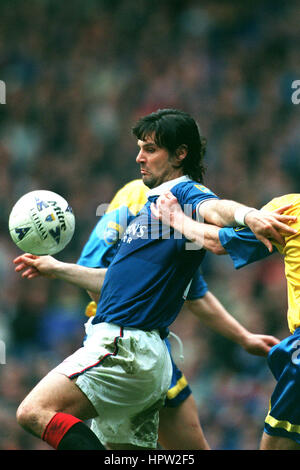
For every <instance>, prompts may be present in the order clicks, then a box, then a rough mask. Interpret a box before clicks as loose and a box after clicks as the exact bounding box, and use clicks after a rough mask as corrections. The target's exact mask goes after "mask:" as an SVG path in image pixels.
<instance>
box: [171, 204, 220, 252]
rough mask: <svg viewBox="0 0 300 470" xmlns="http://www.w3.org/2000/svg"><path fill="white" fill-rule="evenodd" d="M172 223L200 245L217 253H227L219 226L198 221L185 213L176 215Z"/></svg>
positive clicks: (186, 236) (176, 228)
mask: <svg viewBox="0 0 300 470" xmlns="http://www.w3.org/2000/svg"><path fill="white" fill-rule="evenodd" d="M171 224H172V226H173V227H174V229H175V230H177V231H178V232H180V233H182V234H183V235H184V236H185V238H187V239H188V240H190V241H191V242H193V243H196V244H197V245H199V246H200V247H202V248H205V249H206V250H209V251H211V252H213V253H215V254H217V255H222V254H226V251H225V249H224V248H223V246H222V245H221V243H220V240H219V231H220V228H219V227H216V226H215V225H209V224H204V223H201V222H196V221H195V220H193V219H192V218H191V217H188V216H186V215H185V214H184V213H182V214H179V216H178V217H174V219H173V221H172V222H171Z"/></svg>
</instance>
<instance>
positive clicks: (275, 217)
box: [245, 204, 297, 252]
mask: <svg viewBox="0 0 300 470" xmlns="http://www.w3.org/2000/svg"><path fill="white" fill-rule="evenodd" d="M288 207H291V204H289V205H286V206H282V207H280V208H279V209H277V210H276V211H274V212H265V211H264V210H260V211H258V210H256V209H253V210H251V211H250V212H248V214H247V215H246V217H245V222H246V224H247V225H248V227H249V228H250V229H251V230H252V232H253V233H254V235H255V236H256V238H257V239H258V240H260V241H261V242H262V243H263V244H264V245H265V246H266V247H267V248H268V250H269V251H270V252H272V251H273V245H272V242H271V240H273V241H276V242H278V243H279V244H280V245H282V246H284V245H285V240H284V237H283V236H282V233H283V234H287V235H295V234H296V233H297V230H295V229H294V228H292V227H290V226H289V225H288V223H292V222H295V221H296V220H297V217H296V216H293V215H285V214H283V212H284V211H285V210H286V209H287V208H288Z"/></svg>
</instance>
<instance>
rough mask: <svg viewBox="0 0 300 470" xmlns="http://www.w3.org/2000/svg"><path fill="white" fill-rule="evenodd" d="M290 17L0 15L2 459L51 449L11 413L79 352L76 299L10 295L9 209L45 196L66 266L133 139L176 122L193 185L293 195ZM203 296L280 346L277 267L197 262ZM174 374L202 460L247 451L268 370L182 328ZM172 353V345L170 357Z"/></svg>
mask: <svg viewBox="0 0 300 470" xmlns="http://www.w3.org/2000/svg"><path fill="white" fill-rule="evenodd" d="M298 7H299V2H294V1H291V2H285V3H284V2H279V1H276V0H272V1H254V0H251V1H246V0H244V1H243V2H240V4H237V3H236V2H233V1H216V0H209V1H205V0H204V1H201V2H200V1H190V0H184V1H181V0H172V1H158V0H151V1H149V0H134V1H133V0H132V1H130V0H128V1H125V0H99V1H96V0H85V1H84V2H82V1H80V0H73V1H72V6H71V5H70V3H69V2H59V1H47V0H40V1H38V0H35V1H34V0H28V1H27V2H21V1H6V0H2V1H1V6H0V10H1V19H2V21H1V33H0V64H1V68H0V71H1V72H0V79H1V80H4V81H5V83H6V87H7V97H6V105H1V106H0V135H1V139H0V168H1V171H0V226H1V231H0V283H1V293H0V339H1V340H2V341H5V343H6V364H3V365H0V369H1V370H0V449H48V446H47V445H46V444H44V443H43V442H41V441H39V440H38V439H36V438H34V437H32V436H30V435H29V434H27V433H25V432H24V431H23V430H22V429H21V428H19V427H18V425H17V424H16V420H15V411H16V407H17V406H18V404H19V402H20V401H21V400H22V399H23V397H24V396H25V395H26V393H27V392H28V391H29V390H30V389H31V388H32V386H33V385H35V383H36V382H37V381H38V380H39V379H40V378H41V377H43V376H44V375H45V373H46V372H48V370H49V369H50V368H51V367H52V366H53V365H55V364H57V363H58V362H59V361H60V360H61V359H62V358H64V357H65V356H66V355H67V354H69V353H70V352H72V351H73V350H75V348H76V347H77V346H78V345H80V343H81V339H82V332H83V330H82V324H83V321H84V317H83V312H84V308H85V305H86V302H87V300H88V298H87V296H86V295H85V293H83V292H81V291H80V290H78V289H76V288H74V287H71V286H68V285H67V284H63V283H60V282H54V281H48V280H45V279H40V280H35V281H33V282H30V281H21V280H20V279H19V277H18V276H17V275H16V274H15V273H14V270H13V266H12V263H11V260H12V259H13V258H14V256H15V255H17V254H18V253H19V252H18V250H17V249H16V248H15V247H14V245H13V243H12V242H11V240H10V238H9V236H8V231H7V219H8V215H9V212H10V209H11V207H12V205H13V204H14V202H15V201H16V200H17V199H18V198H19V197H20V196H21V195H22V194H24V193H26V192H28V191H30V190H33V189H37V188H43V189H50V190H53V191H56V192H58V193H60V194H61V195H63V196H64V197H66V198H67V199H68V201H69V202H70V204H71V205H72V207H73V209H74V211H75V214H76V220H77V227H76V233H75V236H74V239H73V240H72V242H71V243H70V245H69V246H68V247H67V249H66V250H65V251H64V252H62V253H61V254H60V255H59V256H58V257H59V258H60V259H62V260H67V261H75V260H76V259H77V256H78V255H79V252H80V249H81V247H82V246H83V243H84V242H85V241H86V239H87V237H88V234H89V231H90V230H91V229H92V227H93V226H94V224H95V223H96V220H97V218H96V215H95V214H96V208H97V206H98V205H99V204H101V203H106V202H109V201H110V199H111V197H112V196H113V195H114V193H115V191H116V190H117V189H118V188H120V187H121V186H122V185H123V184H124V183H126V182H127V181H129V180H130V179H133V178H136V177H139V174H138V168H137V165H136V163H135V156H136V143H135V141H134V139H133V138H132V137H131V135H130V126H131V124H132V123H133V122H134V121H135V120H136V118H137V117H139V116H141V115H143V114H145V113H148V112H151V111H153V110H155V109H157V108H162V107H177V108H181V109H184V110H186V111H188V112H189V113H191V114H192V115H193V116H195V117H196V119H197V120H198V122H199V124H200V127H201V130H202V133H203V134H204V135H205V136H206V137H207V139H208V151H207V156H206V166H207V173H206V185H207V186H209V187H211V189H213V190H214V191H215V192H216V193H217V194H219V195H220V196H222V197H224V198H233V199H236V200H238V201H240V202H244V203H246V204H248V205H252V206H255V207H260V206H261V205H262V204H264V203H265V202H266V201H268V200H269V199H270V198H272V197H274V196H277V195H280V194H284V193H288V192H297V190H298V181H299V177H300V159H299V157H298V144H299V136H300V132H299V112H300V109H299V108H298V107H297V106H296V105H293V104H292V101H291V95H292V90H291V83H292V81H293V80H296V79H300V71H299V61H298V54H299V47H300V44H299V27H298V19H297V13H298ZM204 274H205V278H206V280H207V282H208V285H209V288H210V290H211V291H212V292H213V293H214V294H215V295H216V296H217V297H218V298H219V299H220V300H221V301H222V302H223V303H224V305H225V306H226V307H227V308H228V310H229V311H230V312H231V313H232V314H233V315H234V316H235V317H236V318H238V319H239V320H240V321H241V322H242V323H243V324H244V325H245V326H246V327H248V328H249V329H250V330H251V331H253V332H258V333H267V334H273V335H276V336H278V337H279V338H282V337H284V336H285V335H286V334H287V327H286V288H285V280H284V272H283V266H282V263H281V261H280V259H279V257H278V256H277V255H274V256H272V257H271V258H269V259H268V260H267V261H265V262H261V263H257V264H256V265H253V266H251V267H249V268H247V269H245V270H242V271H240V272H235V271H234V270H233V267H232V264H231V262H230V260H229V259H228V258H226V257H221V258H220V257H219V258H217V257H214V256H213V255H209V256H207V259H206V261H205V263H204ZM173 330H174V331H175V332H176V333H177V334H179V335H180V337H181V339H182V340H183V342H184V351H185V362H184V364H183V366H182V367H183V370H184V372H185V375H186V376H187V378H188V379H189V381H190V384H191V386H192V388H193V391H194V396H195V398H196V400H197V403H198V406H199V414H200V418H201V422H202V425H203V428H204V432H205V434H206V436H207V439H208V441H209V443H210V445H211V446H212V448H214V449H256V448H257V446H258V442H259V439H260V435H261V432H262V427H263V419H264V416H265V412H266V409H267V407H268V398H269V396H270V393H271V390H272V388H273V385H274V382H273V378H272V376H271V374H270V372H269V370H268V369H267V366H266V361H265V359H262V358H256V357H254V356H250V355H248V354H246V353H245V352H244V351H243V350H242V349H241V348H239V347H237V346H235V345H234V344H232V343H230V342H229V341H227V340H225V339H222V338H221V337H220V336H217V335H215V334H214V333H212V332H211V331H209V330H207V329H206V328H204V326H203V325H201V324H200V322H198V321H197V320H196V319H194V318H193V317H192V316H191V315H189V314H188V313H186V314H181V315H180V317H179V318H178V320H177V321H176V324H175V325H174V329H173ZM175 347H176V345H175Z"/></svg>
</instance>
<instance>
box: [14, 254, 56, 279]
mask: <svg viewBox="0 0 300 470" xmlns="http://www.w3.org/2000/svg"><path fill="white" fill-rule="evenodd" d="M13 263H14V264H15V265H16V267H15V271H16V272H17V273H20V274H21V276H22V278H24V279H34V278H35V277H38V276H45V277H49V278H51V279H55V275H54V271H55V268H56V267H57V263H59V261H57V260H56V259H55V258H53V257H52V256H36V255H31V254H30V253H24V254H23V255H21V256H18V257H17V258H15V259H14V260H13Z"/></svg>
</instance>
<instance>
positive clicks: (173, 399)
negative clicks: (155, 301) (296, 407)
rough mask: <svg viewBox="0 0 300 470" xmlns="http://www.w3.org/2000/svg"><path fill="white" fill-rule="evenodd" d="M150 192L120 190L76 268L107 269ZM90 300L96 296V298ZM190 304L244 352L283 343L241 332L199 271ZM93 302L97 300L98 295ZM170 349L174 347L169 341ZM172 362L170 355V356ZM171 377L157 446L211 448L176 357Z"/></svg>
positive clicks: (136, 186) (139, 185) (91, 309)
mask: <svg viewBox="0 0 300 470" xmlns="http://www.w3.org/2000/svg"><path fill="white" fill-rule="evenodd" d="M148 191H149V188H147V187H146V186H145V185H144V183H143V181H142V180H134V181H131V182H130V183H127V184H126V185H125V186H124V187H123V188H121V189H120V190H119V191H118V192H117V194H116V195H115V197H114V198H113V200H112V202H111V203H110V205H109V207H108V208H107V210H106V212H105V214H104V215H103V217H102V218H101V219H100V220H99V222H98V223H97V225H96V226H95V228H94V230H93V231H92V233H91V235H90V237H89V240H88V242H87V243H86V245H85V246H84V248H83V250H82V253H81V256H80V258H79V260H78V264H80V265H82V266H87V267H91V268H104V267H108V266H109V264H110V263H111V261H112V259H113V257H114V255H115V253H116V250H117V247H118V243H119V241H120V238H121V237H122V235H123V234H124V232H125V230H126V228H127V226H128V225H129V224H130V222H131V221H132V220H133V219H134V218H135V217H136V215H137V213H138V212H139V211H140V210H141V209H142V207H143V206H144V205H145V203H146V202H147V196H146V194H147V192H148ZM91 296H92V297H93V298H95V296H94V294H92V293H91ZM186 298H187V304H188V306H189V308H190V310H191V312H193V313H194V314H195V315H196V316H197V317H198V318H199V320H201V321H203V323H204V324H207V326H209V327H210V328H212V329H214V330H215V331H217V332H218V333H220V334H221V335H223V336H225V337H227V338H229V339H231V340H232V341H234V342H237V343H238V344H240V345H241V346H243V347H244V348H245V350H246V351H248V352H249V353H252V354H257V355H267V353H268V351H269V349H270V348H271V347H272V346H273V345H275V344H277V343H278V342H279V341H278V340H277V339H275V338H273V337H271V336H266V335H254V334H251V333H250V332H249V331H247V330H246V329H245V328H243V327H242V326H241V325H240V324H239V323H238V322H237V321H236V320H235V319H234V318H233V317H232V316H231V315H230V314H229V313H228V312H226V310H225V308H224V307H223V306H222V305H221V303H220V302H219V301H218V299H216V297H215V296H214V295H213V294H212V293H211V292H209V291H208V287H207V284H206V282H205V281H204V279H203V276H201V275H200V274H199V273H197V274H196V275H195V276H194V278H193V282H192V284H191V287H190V289H189V292H188V294H187V297H186ZM95 300H98V299H97V297H96V298H95ZM96 308H97V304H96V302H95V301H94V302H90V304H89V305H88V307H87V310H86V313H87V316H93V315H94V314H95V313H96ZM166 342H167V346H168V348H169V350H170V348H171V347H170V343H169V341H168V339H166ZM171 359H172V357H171ZM172 366H173V375H172V380H171V384H170V387H169V390H168V393H167V398H166V401H165V406H164V407H163V408H162V409H161V411H160V418H159V442H160V444H161V445H163V447H164V448H165V449H198V450H205V449H209V445H208V443H207V441H206V439H205V437H204V434H203V431H202V427H201V425H200V422H199V417H198V410H197V405H196V402H195V400H194V398H193V396H192V394H191V389H190V387H189V385H188V382H187V380H186V378H185V376H184V374H183V373H182V372H181V371H180V370H179V369H178V368H177V366H176V365H175V363H174V361H173V359H172Z"/></svg>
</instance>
